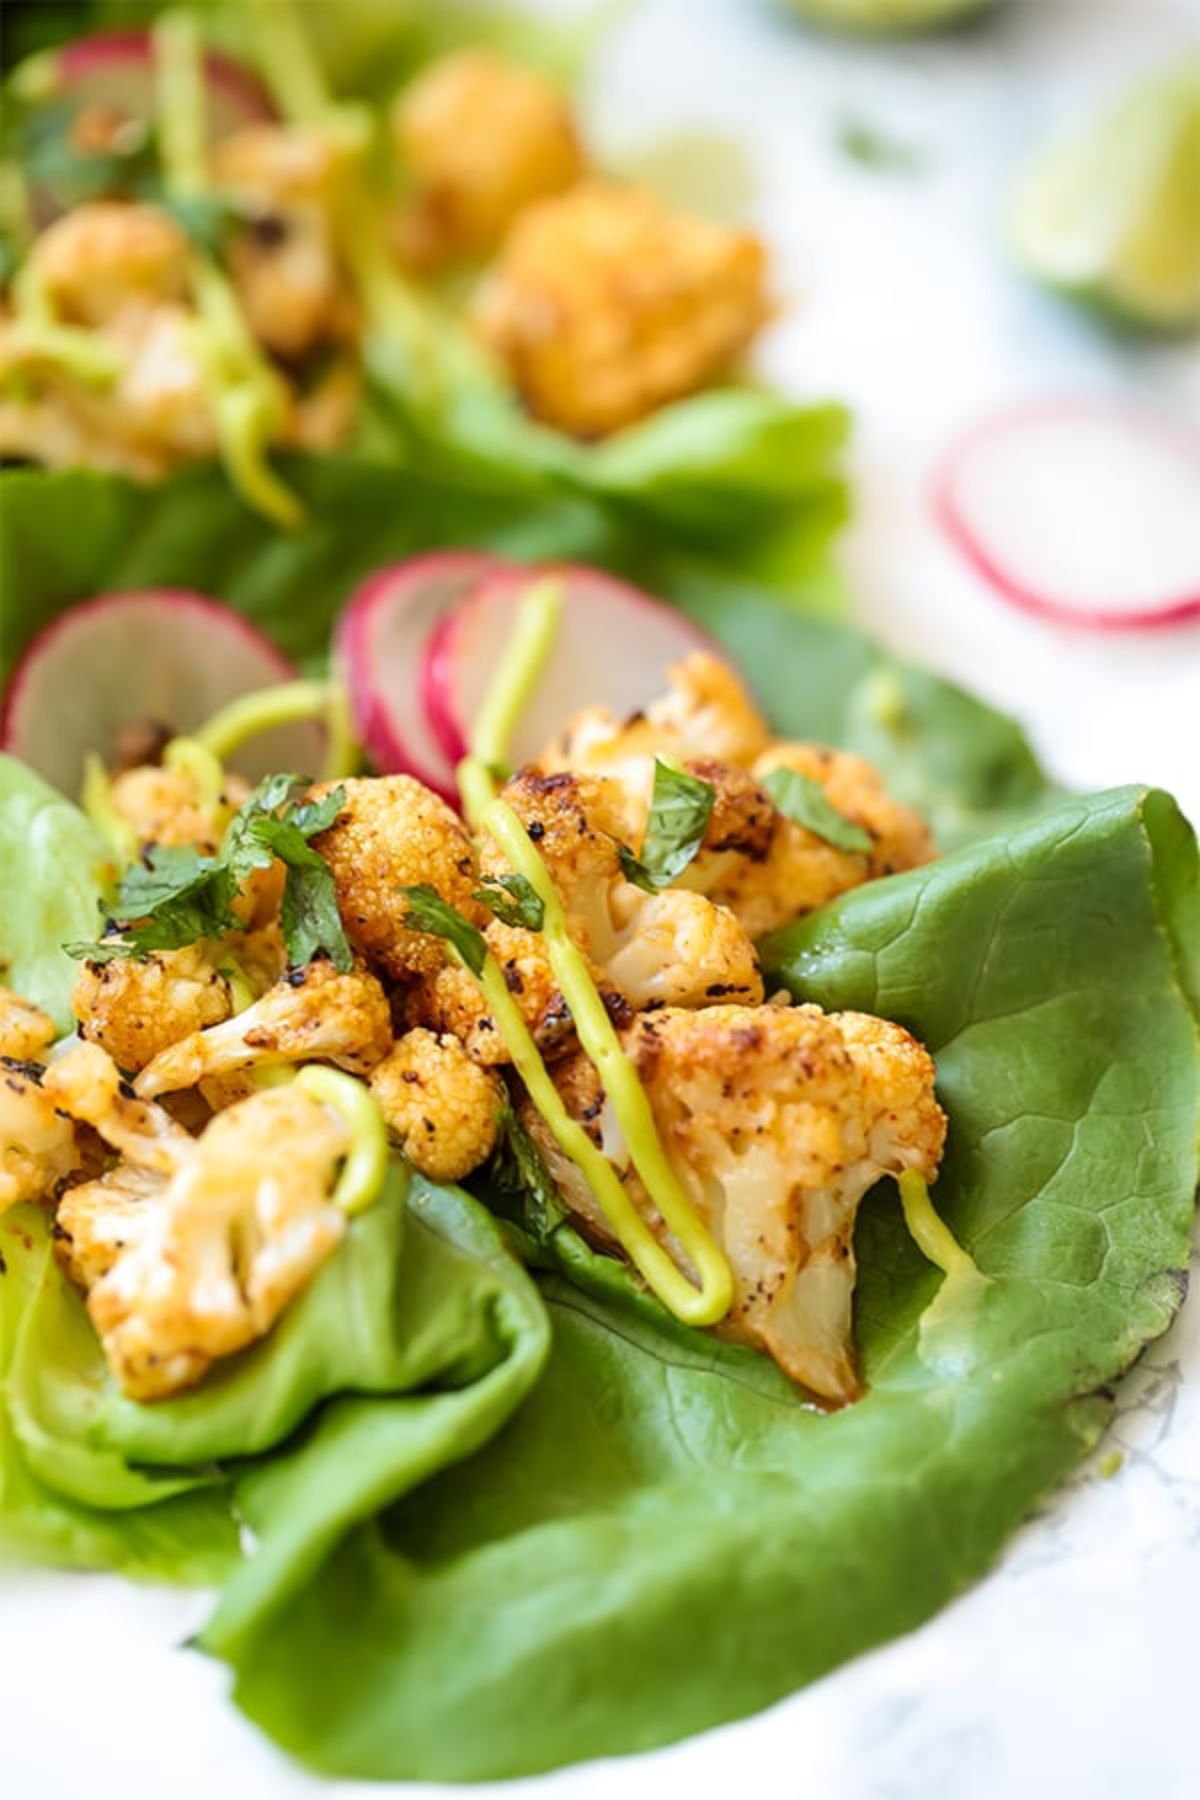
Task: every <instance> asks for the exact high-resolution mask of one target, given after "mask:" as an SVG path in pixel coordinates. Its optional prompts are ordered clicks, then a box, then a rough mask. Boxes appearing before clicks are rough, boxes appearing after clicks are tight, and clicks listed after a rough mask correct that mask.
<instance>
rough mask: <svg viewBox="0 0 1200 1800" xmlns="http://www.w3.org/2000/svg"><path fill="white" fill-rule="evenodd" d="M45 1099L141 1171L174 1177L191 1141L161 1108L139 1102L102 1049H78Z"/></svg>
mask: <svg viewBox="0 0 1200 1800" xmlns="http://www.w3.org/2000/svg"><path fill="white" fill-rule="evenodd" d="M42 1089H43V1092H44V1093H45V1095H46V1097H47V1098H48V1099H49V1100H51V1101H52V1102H53V1104H54V1105H55V1106H56V1107H58V1108H59V1110H60V1111H61V1112H63V1113H64V1114H66V1116H67V1117H68V1118H71V1119H74V1120H76V1121H77V1122H78V1123H79V1124H81V1125H90V1126H91V1128H92V1130H93V1131H96V1132H98V1133H99V1135H100V1136H101V1137H102V1138H103V1140H104V1142H105V1143H106V1144H107V1145H108V1146H109V1148H110V1149H112V1150H116V1151H117V1152H118V1153H119V1154H120V1155H121V1156H124V1157H127V1158H128V1159H129V1161H130V1162H133V1163H136V1164H137V1165H138V1166H139V1167H140V1168H143V1169H151V1170H156V1171H157V1172H158V1173H159V1174H162V1175H171V1174H173V1173H174V1171H175V1170H176V1169H177V1168H179V1166H180V1163H181V1160H182V1159H183V1158H184V1157H186V1155H187V1154H188V1151H189V1150H190V1148H191V1143H192V1140H191V1138H190V1137H189V1136H188V1133H187V1132H186V1131H185V1130H184V1128H183V1126H182V1125H178V1124H177V1123H176V1122H175V1120H174V1119H173V1118H172V1117H171V1115H170V1114H169V1113H168V1112H165V1111H164V1110H163V1108H162V1107H161V1106H154V1105H152V1104H150V1103H148V1102H147V1101H146V1100H143V1099H139V1097H138V1096H137V1095H136V1094H135V1093H134V1092H133V1089H132V1088H131V1087H130V1086H129V1085H128V1083H127V1082H125V1081H124V1080H123V1078H122V1076H121V1071H120V1070H119V1069H118V1067H117V1065H116V1063H115V1062H114V1061H113V1059H112V1057H111V1056H110V1055H109V1054H108V1052H107V1051H106V1050H102V1049H101V1048H100V1046H99V1044H88V1043H79V1044H73V1045H72V1046H71V1048H70V1049H69V1050H68V1051H67V1052H66V1053H65V1055H63V1056H60V1057H58V1058H57V1060H56V1061H54V1062H53V1063H51V1065H50V1067H49V1068H48V1069H47V1070H46V1073H45V1076H44V1077H43V1080H42Z"/></svg>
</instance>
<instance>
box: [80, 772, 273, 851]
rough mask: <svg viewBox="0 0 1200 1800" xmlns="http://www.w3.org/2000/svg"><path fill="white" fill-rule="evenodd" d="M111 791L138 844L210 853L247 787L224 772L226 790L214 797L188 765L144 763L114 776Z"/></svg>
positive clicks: (217, 847) (215, 847)
mask: <svg viewBox="0 0 1200 1800" xmlns="http://www.w3.org/2000/svg"><path fill="white" fill-rule="evenodd" d="M110 792H111V797H112V803H113V806H114V807H115V808H116V811H117V812H118V814H119V815H120V817H121V818H122V819H124V820H125V821H126V822H127V823H128V824H130V825H132V826H133V829H134V830H135V831H136V833H137V836H138V841H139V843H142V844H162V845H164V846H166V847H167V848H169V849H175V848H179V847H181V846H183V845H188V844H190V845H192V846H194V848H195V849H197V850H199V851H201V852H202V854H204V855H206V856H212V855H215V854H216V851H217V850H218V849H219V848H220V843H221V839H222V837H223V836H224V835H225V827H226V825H227V824H228V823H229V820H230V818H231V817H232V815H233V813H234V812H236V810H237V808H238V807H239V806H240V805H241V804H242V801H243V800H245V798H246V796H247V793H248V792H249V790H248V789H247V787H246V784H245V782H244V781H242V780H241V779H240V778H239V777H238V776H236V775H233V774H229V773H227V774H226V777H225V788H224V791H223V792H222V793H221V794H220V795H218V797H217V799H216V800H215V801H213V800H212V799H211V798H210V797H209V795H207V794H206V793H205V792H204V789H203V788H202V786H201V784H200V781H199V779H198V778H197V776H196V775H195V774H193V772H192V771H191V770H190V769H187V768H176V769H164V768H160V767H159V766H158V765H157V764H156V763H143V764H140V765H138V766H137V767H135V768H132V769H124V770H122V771H121V773H120V774H118V775H114V776H113V778H112V784H111V790H110Z"/></svg>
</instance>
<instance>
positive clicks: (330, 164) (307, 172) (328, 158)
mask: <svg viewBox="0 0 1200 1800" xmlns="http://www.w3.org/2000/svg"><path fill="white" fill-rule="evenodd" d="M344 165H345V153H344V151H343V150H342V149H341V147H340V146H339V145H338V144H337V143H336V142H334V140H333V139H331V138H330V136H329V134H328V133H323V132H321V131H319V130H316V129H311V128H309V129H306V128H304V127H300V126H294V125H287V126H285V125H245V126H242V127H241V129H240V130H237V131H232V132H229V133H227V134H226V135H225V136H224V137H223V138H221V139H220V140H219V141H218V143H217V144H216V145H215V146H214V149H213V178H214V181H215V182H216V184H217V186H218V187H220V188H222V189H223V190H224V192H225V193H226V194H227V195H228V196H229V197H230V199H232V201H233V202H234V204H235V206H236V207H237V209H238V211H239V213H240V214H241V215H242V216H243V217H244V219H245V224H244V225H243V226H242V228H241V229H239V230H235V231H234V232H233V234H232V235H231V237H230V241H229V249H228V257H229V269H230V274H231V276H232V278H233V283H234V286H235V288H236V289H237V294H238V298H239V300H240V301H241V304H242V308H243V310H244V312H245V315H246V318H247V320H248V322H249V325H250V329H251V330H252V331H253V333H254V335H255V337H256V338H257V339H258V341H259V342H260V343H261V344H264V345H265V346H266V347H267V349H268V350H271V351H273V352H274V353H275V354H276V355H277V356H282V357H284V358H289V359H295V358H299V357H302V356H305V355H307V354H309V353H310V352H311V351H312V350H314V349H315V348H316V347H317V346H318V345H319V344H321V343H334V342H338V341H340V340H344V339H345V338H346V337H347V336H348V335H349V332H350V330H351V328H352V325H353V305H352V301H351V297H350V293H349V290H348V287H347V284H346V282H345V279H344V277H343V274H342V270H341V267H340V264H339V260H338V255H337V244H336V238H335V232H334V220H335V216H336V209H337V206H338V202H339V198H340V195H341V189H342V174H343V171H344Z"/></svg>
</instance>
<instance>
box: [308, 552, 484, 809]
mask: <svg viewBox="0 0 1200 1800" xmlns="http://www.w3.org/2000/svg"><path fill="white" fill-rule="evenodd" d="M505 567H506V565H505V564H504V563H502V562H501V561H500V560H499V558H498V557H495V556H488V555H486V554H485V553H484V552H483V551H480V550H445V551H435V552H433V553H432V554H431V555H429V556H415V557H412V558H410V560H409V561H408V562H402V563H395V564H393V565H392V566H391V567H390V568H387V569H380V570H379V571H378V572H377V573H376V574H374V575H372V576H371V577H370V579H369V580H368V581H365V582H364V583H363V585H362V587H360V588H359V590H358V592H357V593H356V594H355V595H354V597H353V599H352V600H351V601H350V604H349V606H348V607H347V608H346V610H345V612H344V613H343V614H342V619H341V623H340V625H339V626H338V634H337V654H338V658H339V661H340V663H341V666H342V671H343V674H344V676H345V680H346V684H347V687H348V688H349V691H350V707H351V712H352V714H353V718H354V727H355V731H356V733H357V736H358V739H359V741H360V743H361V744H362V746H363V748H364V749H365V750H366V753H367V755H368V756H369V757H370V759H371V761H372V762H373V763H374V765H375V767H376V768H377V769H378V770H379V771H380V773H381V774H385V775H391V774H408V775H415V776H416V777H417V779H418V780H419V781H423V782H424V783H425V785H426V786H427V787H431V788H433V789H434V790H435V792H437V793H439V794H442V795H444V796H446V797H447V798H449V799H453V798H454V794H455V787H454V764H455V761H456V760H457V758H454V757H449V756H447V755H446V753H445V750H444V748H443V746H442V745H441V743H440V742H439V741H438V738H437V736H436V735H435V733H434V731H433V729H432V726H431V723H430V720H429V718H428V717H427V714H426V710H425V705H424V699H425V696H424V693H423V685H422V677H423V654H424V650H425V646H426V643H427V641H428V639H429V637H430V634H431V633H432V632H434V631H435V630H436V628H437V626H438V625H439V623H440V622H441V620H442V619H443V618H444V617H445V616H446V615H447V614H448V613H450V612H451V611H452V610H453V609H454V608H456V607H457V606H459V605H460V604H461V603H462V601H463V600H464V599H465V598H466V596H467V595H468V594H469V593H470V592H471V591H472V589H474V588H476V587H478V586H479V585H480V583H481V582H484V581H487V580H489V579H491V578H492V577H494V576H496V575H498V574H499V573H500V572H501V571H503V570H504V568H505Z"/></svg>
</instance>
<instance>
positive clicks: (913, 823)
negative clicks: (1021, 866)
mask: <svg viewBox="0 0 1200 1800" xmlns="http://www.w3.org/2000/svg"><path fill="white" fill-rule="evenodd" d="M772 769H795V770H797V771H798V772H799V773H800V774H801V775H807V776H809V777H810V779H811V780H813V781H818V782H820V784H821V786H822V787H823V788H824V789H825V792H826V794H827V795H828V797H829V799H830V801H831V802H832V804H833V805H834V806H835V807H836V808H837V810H838V811H839V812H840V813H841V814H842V815H843V816H844V817H845V818H847V819H849V820H850V822H851V824H854V825H859V826H861V827H862V829H863V830H864V831H865V832H866V833H867V835H868V836H869V837H870V839H871V848H870V850H867V851H865V852H864V855H865V856H866V859H867V866H868V868H869V870H870V874H871V877H872V878H873V879H874V878H876V877H878V876H881V875H895V874H897V873H898V872H899V871H900V870H902V869H915V868H917V867H919V865H920V864H921V863H926V862H929V861H930V859H931V858H932V857H933V855H934V846H933V838H932V836H931V834H930V830H929V827H928V825H927V824H926V823H925V821H924V819H923V818H922V817H921V815H920V814H919V813H916V812H914V811H913V810H912V808H911V807H909V806H901V804H900V802H899V801H898V800H894V799H893V798H892V796H891V795H890V794H889V793H888V791H887V788H886V787H885V786H884V782H883V777H882V775H881V774H880V773H879V770H878V769H876V768H875V766H874V765H873V764H872V763H869V762H867V761H866V759H865V757H861V756H855V755H854V754H853V753H852V752H851V751H849V750H827V749H825V748H823V747H822V746H821V745H819V744H794V743H785V742H780V743H775V744H772V745H771V747H770V749H769V750H766V751H764V752H763V754H762V755H761V756H760V757H758V759H757V760H756V762H755V764H754V774H755V775H756V776H757V778H758V779H759V780H760V781H761V780H762V778H763V776H764V775H768V774H770V772H771V770H772Z"/></svg>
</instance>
